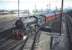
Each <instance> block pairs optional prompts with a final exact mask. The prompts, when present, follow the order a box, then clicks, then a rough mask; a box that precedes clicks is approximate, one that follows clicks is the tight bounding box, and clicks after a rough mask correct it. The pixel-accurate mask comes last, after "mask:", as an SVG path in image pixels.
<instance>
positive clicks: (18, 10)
mask: <svg viewBox="0 0 72 50" xmlns="http://www.w3.org/2000/svg"><path fill="white" fill-rule="evenodd" d="M19 4H20V1H19V0H18V18H19V12H20V11H19Z"/></svg>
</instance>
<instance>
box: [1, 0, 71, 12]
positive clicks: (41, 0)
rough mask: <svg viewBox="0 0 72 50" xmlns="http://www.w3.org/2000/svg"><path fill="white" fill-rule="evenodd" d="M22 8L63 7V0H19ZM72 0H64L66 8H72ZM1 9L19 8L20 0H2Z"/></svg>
mask: <svg viewBox="0 0 72 50" xmlns="http://www.w3.org/2000/svg"><path fill="white" fill-rule="evenodd" d="M19 1H20V4H19V5H20V9H21V10H24V9H29V10H30V11H32V10H33V9H35V8H36V9H46V8H51V9H55V8H56V7H57V8H61V0H19ZM71 2H72V0H64V8H72V3H71ZM0 9H7V10H14V9H18V0H0Z"/></svg>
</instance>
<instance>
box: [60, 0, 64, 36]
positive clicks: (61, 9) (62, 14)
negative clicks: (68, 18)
mask: <svg viewBox="0 0 72 50" xmlns="http://www.w3.org/2000/svg"><path fill="white" fill-rule="evenodd" d="M63 3H64V0H62V1H61V16H60V35H61V33H62V17H63Z"/></svg>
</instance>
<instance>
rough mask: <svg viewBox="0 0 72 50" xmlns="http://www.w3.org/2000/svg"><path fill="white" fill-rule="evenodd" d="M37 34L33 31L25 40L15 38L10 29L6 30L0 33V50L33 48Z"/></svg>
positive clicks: (31, 49)
mask: <svg viewBox="0 0 72 50" xmlns="http://www.w3.org/2000/svg"><path fill="white" fill-rule="evenodd" d="M39 35H40V34H38V32H35V33H34V34H33V35H31V36H28V38H26V39H25V40H16V39H13V38H12V34H11V31H10V30H7V31H5V32H2V33H0V50H33V49H34V48H35V45H36V43H37V40H39V39H38V36H39Z"/></svg>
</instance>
